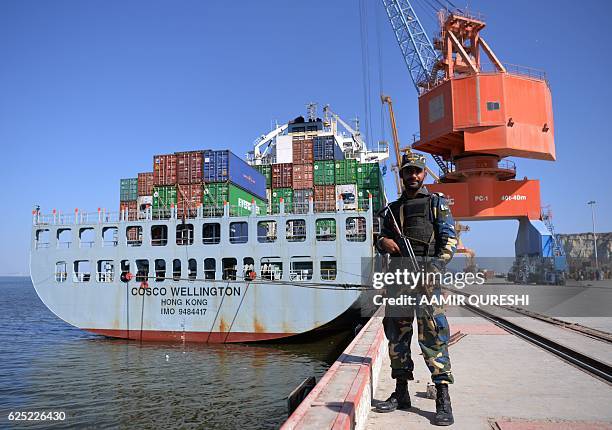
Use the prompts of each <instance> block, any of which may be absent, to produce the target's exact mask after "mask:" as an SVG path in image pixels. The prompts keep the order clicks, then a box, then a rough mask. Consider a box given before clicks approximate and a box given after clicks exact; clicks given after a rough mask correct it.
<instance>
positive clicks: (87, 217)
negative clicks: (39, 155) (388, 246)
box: [32, 198, 371, 226]
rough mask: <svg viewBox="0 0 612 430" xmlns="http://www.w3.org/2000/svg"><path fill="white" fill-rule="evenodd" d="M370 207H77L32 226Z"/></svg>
mask: <svg viewBox="0 0 612 430" xmlns="http://www.w3.org/2000/svg"><path fill="white" fill-rule="evenodd" d="M370 206H371V203H370V199H369V198H362V199H356V200H355V201H352V200H351V201H343V200H342V199H339V200H337V201H333V202H332V201H329V200H327V201H313V200H309V201H308V202H293V203H291V204H289V203H287V204H286V203H284V202H280V203H274V204H269V205H268V207H267V209H266V210H263V211H262V209H261V208H260V207H259V206H257V205H254V206H253V207H252V208H251V209H249V208H245V207H244V206H238V205H229V204H226V205H224V206H222V207H219V206H198V207H197V208H196V209H195V210H191V209H190V210H187V211H179V210H178V209H177V208H175V207H173V208H170V209H154V210H153V209H151V208H148V209H146V210H144V211H138V212H130V211H128V210H122V211H121V212H106V211H105V210H104V209H100V210H98V211H97V212H81V211H79V210H78V209H76V210H75V211H74V213H67V214H66V213H62V212H57V211H55V210H54V211H53V213H52V214H51V215H44V214H42V213H41V212H40V211H34V212H33V220H32V222H33V225H35V226H40V225H71V224H72V225H74V224H117V223H119V222H129V221H143V220H149V221H152V220H168V219H182V218H183V216H184V217H185V218H186V219H187V218H188V219H197V218H212V217H214V218H219V217H228V216H229V217H233V216H250V215H268V214H270V215H273V214H282V213H285V214H308V213H335V212H344V211H346V212H353V211H358V212H360V211H367V210H368V209H369V207H370Z"/></svg>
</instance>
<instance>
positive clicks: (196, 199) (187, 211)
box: [176, 184, 202, 218]
mask: <svg viewBox="0 0 612 430" xmlns="http://www.w3.org/2000/svg"><path fill="white" fill-rule="evenodd" d="M176 199H177V203H176V207H177V215H178V217H179V218H182V217H194V216H196V215H197V213H198V206H201V205H202V184H179V185H177V186H176Z"/></svg>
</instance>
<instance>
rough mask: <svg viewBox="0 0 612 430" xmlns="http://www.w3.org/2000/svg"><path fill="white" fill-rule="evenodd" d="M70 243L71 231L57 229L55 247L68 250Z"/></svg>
mask: <svg viewBox="0 0 612 430" xmlns="http://www.w3.org/2000/svg"><path fill="white" fill-rule="evenodd" d="M71 243H72V229H69V228H58V229H57V247H58V248H70V244H71Z"/></svg>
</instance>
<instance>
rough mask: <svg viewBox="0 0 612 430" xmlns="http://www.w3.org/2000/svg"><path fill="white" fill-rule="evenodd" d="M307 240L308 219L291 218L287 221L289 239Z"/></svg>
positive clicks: (290, 240) (292, 240)
mask: <svg viewBox="0 0 612 430" xmlns="http://www.w3.org/2000/svg"><path fill="white" fill-rule="evenodd" d="M305 240H306V221H305V220H303V219H290V220H289V221H287V241H288V242H304V241H305Z"/></svg>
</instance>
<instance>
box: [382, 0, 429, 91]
mask: <svg viewBox="0 0 612 430" xmlns="http://www.w3.org/2000/svg"><path fill="white" fill-rule="evenodd" d="M382 3H383V6H384V8H385V11H386V12H387V16H388V17H389V22H390V23H391V27H392V28H393V33H394V34H395V38H396V39H397V43H398V44H399V46H400V49H401V51H402V56H403V57H404V61H405V63H406V66H407V67H408V71H409V72H410V77H411V78H412V82H413V83H414V86H415V88H416V89H417V92H420V88H421V86H422V85H423V84H424V83H426V82H430V81H433V80H435V78H436V75H437V72H436V71H435V70H434V69H435V66H436V64H437V62H438V55H437V54H436V51H435V50H434V47H433V44H432V43H431V41H430V40H429V37H427V33H426V32H425V29H424V28H423V26H422V25H421V21H419V18H418V17H417V16H416V13H415V12H414V8H413V7H412V5H411V4H410V2H409V1H408V0H382Z"/></svg>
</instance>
